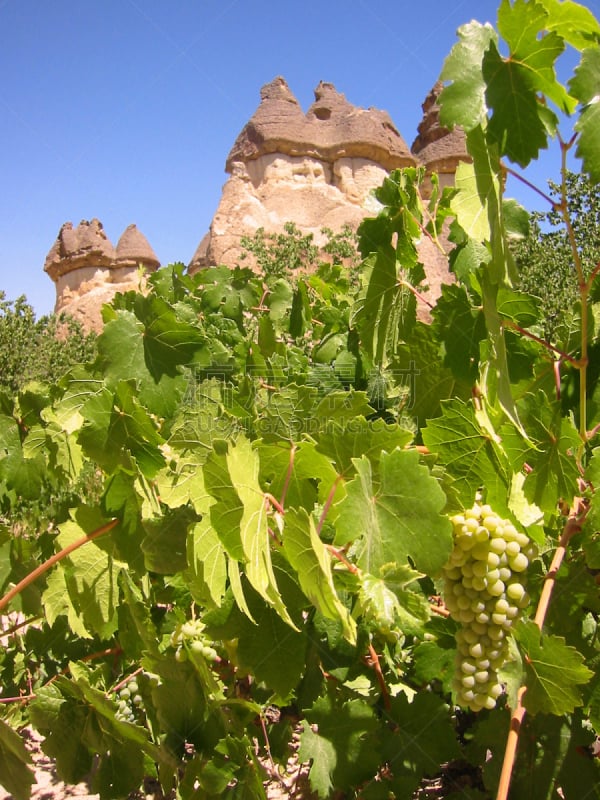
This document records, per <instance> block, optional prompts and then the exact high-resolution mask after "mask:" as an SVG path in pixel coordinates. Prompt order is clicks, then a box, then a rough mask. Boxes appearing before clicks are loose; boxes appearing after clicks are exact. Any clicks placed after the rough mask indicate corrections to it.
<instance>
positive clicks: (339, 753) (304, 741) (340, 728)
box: [298, 692, 381, 797]
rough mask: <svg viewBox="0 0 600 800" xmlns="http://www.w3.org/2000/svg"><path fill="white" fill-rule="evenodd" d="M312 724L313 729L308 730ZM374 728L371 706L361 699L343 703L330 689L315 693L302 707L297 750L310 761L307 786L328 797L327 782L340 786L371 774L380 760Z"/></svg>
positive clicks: (375, 723) (376, 723)
mask: <svg viewBox="0 0 600 800" xmlns="http://www.w3.org/2000/svg"><path fill="white" fill-rule="evenodd" d="M314 725H316V726H317V733H314V732H313V731H312V730H311V726H314ZM377 728H378V721H377V718H376V717H375V714H374V712H373V709H372V708H371V707H370V706H369V705H367V703H365V702H363V701H362V700H350V701H348V702H345V703H344V702H342V701H341V699H340V698H338V697H334V696H333V695H332V693H331V692H330V693H329V694H327V695H324V696H322V697H319V698H318V699H317V700H316V702H315V703H314V704H313V706H312V707H311V708H309V709H307V711H306V722H304V723H303V731H302V734H301V735H300V749H299V751H298V753H299V757H300V759H301V760H302V761H305V760H312V761H313V764H312V766H311V772H310V782H311V787H312V788H313V789H315V790H318V791H319V792H320V793H322V794H321V796H322V797H330V796H331V795H330V794H329V793H325V791H326V787H327V785H329V786H334V787H335V788H336V789H337V790H344V789H348V788H350V787H356V786H358V785H359V784H360V783H362V782H363V781H365V780H367V779H369V778H372V777H373V776H374V774H375V772H376V770H377V767H378V766H379V764H380V763H381V755H380V752H379V750H380V742H379V741H378V737H377V734H376V731H377ZM315 737H317V738H315ZM317 759H319V760H317ZM320 759H322V761H321V760H320ZM315 768H316V772H315V778H314V781H315V782H314V783H313V775H312V771H313V769H315ZM327 775H329V782H328V781H327Z"/></svg>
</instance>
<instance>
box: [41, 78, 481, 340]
mask: <svg viewBox="0 0 600 800" xmlns="http://www.w3.org/2000/svg"><path fill="white" fill-rule="evenodd" d="M440 91H441V84H437V85H436V86H435V87H434V88H433V89H432V91H431V92H430V93H429V95H428V96H427V98H426V100H425V102H424V104H423V119H422V121H421V123H420V125H419V128H418V135H417V138H416V139H415V141H414V143H413V145H412V148H411V149H409V148H408V146H407V144H406V142H405V141H404V139H403V138H402V136H401V135H400V133H399V132H398V130H397V129H396V127H395V126H394V123H393V122H392V120H391V119H390V117H389V115H388V114H387V113H386V112H385V111H379V110H377V109H374V108H368V109H364V108H358V107H357V106H354V105H352V103H350V102H348V101H347V100H346V98H345V97H344V95H343V94H340V93H339V92H338V91H337V90H336V89H335V87H334V86H333V85H332V84H331V83H323V82H321V83H320V84H319V85H318V86H317V88H316V89H315V101H314V103H313V104H312V105H311V107H310V108H309V109H308V111H307V112H306V113H304V112H303V110H302V108H301V107H300V104H299V103H298V101H297V100H296V98H295V97H294V95H293V94H292V92H291V91H290V89H289V87H288V85H287V83H286V82H285V80H284V79H283V78H281V77H278V78H275V80H273V81H272V82H271V83H269V84H267V85H265V86H263V88H262V90H261V93H260V96H261V101H260V104H259V106H258V108H257V109H256V112H255V113H254V115H253V116H252V118H251V119H250V121H249V122H248V123H247V124H246V125H245V126H244V128H243V130H242V131H241V133H240V134H239V136H238V137H237V139H236V141H235V142H234V145H233V147H232V149H231V152H230V153H229V155H228V157H227V161H226V164H225V169H226V172H228V173H229V178H228V180H227V182H226V183H225V185H224V187H223V193H222V196H221V200H220V203H219V206H218V208H217V211H216V213H215V216H214V218H213V220H212V223H211V225H210V229H209V231H208V233H207V234H206V236H205V237H204V238H203V239H202V241H201V242H200V245H199V246H198V248H197V250H196V253H195V254H194V256H193V258H192V261H191V263H190V265H189V270H190V272H195V271H196V270H198V269H199V268H200V267H202V266H205V265H210V264H225V265H227V266H231V267H233V266H235V264H237V263H238V262H239V260H240V255H241V253H242V246H241V239H242V237H243V236H250V237H251V236H253V235H254V233H255V232H256V231H257V229H258V228H264V229H265V231H267V232H270V233H280V232H282V231H283V229H284V225H285V223H286V222H293V223H295V224H296V226H297V227H298V228H299V229H300V230H301V231H302V232H303V233H304V234H308V233H312V234H313V237H314V242H315V244H316V245H319V244H321V243H322V242H323V235H322V233H321V231H322V228H330V229H331V230H333V231H334V232H339V231H340V230H341V229H342V228H343V227H344V226H345V225H349V226H350V227H351V228H354V229H356V228H357V227H358V225H359V223H360V222H361V220H362V219H363V218H364V217H365V216H367V215H368V214H373V213H374V207H373V204H370V203H369V197H370V193H371V190H372V189H374V188H375V187H377V186H379V185H381V183H382V181H383V179H384V178H385V176H386V175H387V174H388V172H389V171H390V170H392V169H396V168H398V167H407V166H417V165H423V166H425V168H426V171H427V173H428V174H430V173H431V172H433V171H436V172H437V173H438V174H439V176H440V183H441V185H442V186H448V185H452V183H453V181H454V173H455V171H456V167H457V165H458V164H459V162H460V161H461V160H468V159H469V156H468V154H467V152H466V147H465V137H464V134H463V132H462V131H460V130H454V131H448V130H447V129H446V128H443V127H442V126H441V125H440V123H439V107H438V103H437V99H438V96H439V93H440ZM427 190H428V187H427V184H426V185H425V191H426V192H427ZM419 255H420V258H421V261H422V262H423V264H424V265H425V270H426V273H427V281H428V285H429V292H428V294H427V299H428V300H429V301H430V302H433V301H435V299H437V297H438V296H439V293H440V285H441V284H442V283H444V282H447V281H448V280H450V279H451V276H450V275H449V273H448V266H447V262H446V259H445V258H444V257H443V256H442V255H441V253H440V252H439V251H438V250H437V249H436V248H435V247H434V245H433V244H432V243H431V242H430V241H429V240H428V239H426V238H423V241H422V243H421V245H420V250H419ZM244 263H245V264H247V263H249V260H247V261H245V262H244ZM139 265H143V266H144V267H145V268H146V270H149V271H153V270H155V269H156V268H157V267H158V266H159V263H158V260H157V258H156V256H155V255H154V252H153V250H152V248H151V247H150V245H149V244H148V242H147V240H146V238H145V237H144V236H143V235H142V234H141V233H140V232H139V231H138V230H137V228H136V227H135V225H130V226H129V227H128V228H127V229H126V230H125V232H124V233H123V235H122V236H121V238H120V239H119V242H118V244H117V246H116V248H113V246H112V244H111V243H110V241H109V240H108V239H107V237H106V234H105V233H104V230H103V229H102V224H101V223H100V222H99V221H98V220H96V219H94V220H92V221H91V222H87V221H84V222H81V223H80V224H79V225H78V226H77V227H76V228H73V225H72V224H71V223H70V222H68V223H65V225H63V227H62V228H61V230H60V233H59V234H58V238H57V240H56V242H55V244H54V246H53V247H52V249H51V250H50V252H49V254H48V257H47V259H46V264H45V267H44V269H45V270H46V272H47V273H48V274H49V275H50V277H51V278H52V280H53V281H54V282H55V283H56V296H57V300H56V307H55V310H56V311H65V312H68V313H69V314H71V315H72V316H74V317H75V318H77V319H79V320H80V321H81V322H82V323H83V325H84V327H85V328H86V329H88V330H89V329H99V328H100V326H101V317H100V309H101V306H102V304H103V303H106V302H109V301H110V300H111V299H112V297H113V295H114V294H115V292H117V291H127V290H128V289H131V288H137V287H138V286H139V275H138V272H137V270H138V266H139ZM423 308H425V307H423ZM426 316H427V314H426V312H425V313H423V314H422V317H423V318H426Z"/></svg>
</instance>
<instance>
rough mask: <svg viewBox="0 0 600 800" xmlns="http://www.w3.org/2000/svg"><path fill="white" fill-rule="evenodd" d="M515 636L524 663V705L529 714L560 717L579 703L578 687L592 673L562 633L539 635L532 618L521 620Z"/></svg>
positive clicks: (580, 698) (588, 678)
mask: <svg viewBox="0 0 600 800" xmlns="http://www.w3.org/2000/svg"><path fill="white" fill-rule="evenodd" d="M515 637H516V639H517V641H518V643H519V646H520V649H521V651H522V653H523V661H524V664H525V672H526V686H527V691H526V693H525V697H524V705H525V708H526V709H527V710H528V711H529V712H530V713H532V714H538V713H545V714H555V715H557V716H561V715H562V714H569V713H570V712H572V711H573V710H574V709H575V708H577V707H578V706H580V705H581V704H582V697H581V693H580V691H579V688H578V687H579V686H580V685H582V684H585V683H588V681H589V680H590V679H591V678H592V677H593V675H594V673H593V672H592V670H590V669H588V668H587V667H586V666H585V664H584V663H583V662H584V658H583V656H582V655H581V654H580V653H579V652H578V651H577V650H576V649H575V648H574V647H569V646H568V645H567V644H566V642H565V640H564V639H563V637H562V636H551V635H546V634H542V632H541V631H540V629H539V628H538V626H537V625H536V624H535V623H534V622H531V621H528V622H520V623H519V624H518V626H516V628H515Z"/></svg>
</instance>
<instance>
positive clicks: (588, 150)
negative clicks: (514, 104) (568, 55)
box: [569, 45, 600, 181]
mask: <svg viewBox="0 0 600 800" xmlns="http://www.w3.org/2000/svg"><path fill="white" fill-rule="evenodd" d="M569 87H570V90H571V92H572V94H573V95H574V96H575V97H576V98H577V99H578V100H579V102H580V103H581V106H582V108H581V111H580V114H579V119H578V120H577V122H576V123H575V130H576V131H578V133H579V138H578V140H577V149H576V155H577V156H578V157H579V158H581V160H582V161H583V169H584V170H585V171H586V172H587V173H588V174H589V175H590V177H591V179H592V180H594V181H600V46H599V45H596V46H595V47H589V48H587V49H586V50H584V51H583V53H582V54H581V61H580V63H579V66H577V67H576V69H575V74H574V77H573V78H572V79H571V81H570V83H569Z"/></svg>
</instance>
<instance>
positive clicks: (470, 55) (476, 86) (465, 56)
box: [439, 21, 497, 131]
mask: <svg viewBox="0 0 600 800" xmlns="http://www.w3.org/2000/svg"><path fill="white" fill-rule="evenodd" d="M458 38H459V41H458V42H457V44H455V45H454V47H453V48H452V50H451V52H450V55H449V56H448V57H447V58H446V61H445V62H444V67H443V69H442V74H441V76H440V78H441V80H442V81H452V83H451V84H450V85H449V86H446V87H445V89H444V90H443V91H442V93H441V95H440V99H439V102H440V106H441V111H440V122H441V123H442V125H445V126H447V127H449V128H452V127H454V126H455V125H460V126H461V127H462V128H464V130H465V131H470V130H472V129H473V128H476V127H477V126H478V125H481V124H482V123H483V122H484V121H485V119H486V117H487V106H486V101H485V81H484V80H483V75H482V72H481V63H482V60H483V55H484V53H485V52H486V50H487V49H488V48H489V46H490V44H492V43H493V42H495V41H497V34H496V31H495V30H494V29H493V28H492V26H491V25H489V24H486V25H481V23H479V22H475V21H473V22H470V23H469V24H468V25H463V26H461V27H460V28H459V29H458Z"/></svg>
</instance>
